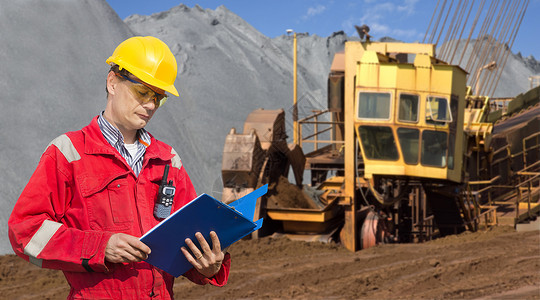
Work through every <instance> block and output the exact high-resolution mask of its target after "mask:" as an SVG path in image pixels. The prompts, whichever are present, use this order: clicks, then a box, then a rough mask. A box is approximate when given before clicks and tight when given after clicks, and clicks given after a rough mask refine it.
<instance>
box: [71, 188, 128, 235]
mask: <svg viewBox="0 0 540 300" xmlns="http://www.w3.org/2000/svg"><path fill="white" fill-rule="evenodd" d="M98 186H99V185H98ZM101 186H103V187H102V188H101V189H99V188H95V189H93V190H92V189H81V191H82V192H83V193H82V194H83V195H82V196H83V197H84V198H86V201H85V202H86V204H87V211H88V217H89V220H88V221H89V223H90V227H91V228H92V229H94V230H106V231H113V232H121V231H123V232H126V231H128V230H129V229H130V228H131V226H132V225H133V221H134V213H133V209H134V205H135V204H134V194H133V193H134V192H133V191H132V188H130V185H129V183H128V180H127V179H126V178H117V179H114V180H112V181H111V182H108V183H104V184H103V183H102V184H101ZM84 191H86V193H85V192H84Z"/></svg>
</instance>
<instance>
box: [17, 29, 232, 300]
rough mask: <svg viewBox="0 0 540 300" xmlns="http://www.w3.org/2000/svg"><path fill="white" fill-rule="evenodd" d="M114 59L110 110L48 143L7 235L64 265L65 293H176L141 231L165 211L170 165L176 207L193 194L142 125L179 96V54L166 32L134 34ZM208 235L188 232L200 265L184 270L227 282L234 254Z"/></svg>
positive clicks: (33, 256) (34, 254)
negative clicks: (158, 209) (157, 209)
mask: <svg viewBox="0 0 540 300" xmlns="http://www.w3.org/2000/svg"><path fill="white" fill-rule="evenodd" d="M107 63H108V64H110V65H111V69H110V71H109V73H108V75H107V85H106V89H107V105H106V108H105V111H103V112H102V113H101V114H100V115H99V116H97V117H95V118H94V119H93V120H92V122H91V123H90V124H89V125H88V126H86V127H84V128H83V129H82V130H79V131H73V132H68V133H66V134H64V135H61V136H60V137H58V138H56V139H55V140H53V141H52V142H51V144H50V145H49V146H48V147H47V149H46V150H45V152H44V153H43V155H42V157H41V160H40V162H39V164H38V166H37V168H36V171H35V172H34V174H33V175H32V177H31V178H30V181H29V183H28V184H27V186H26V187H25V189H24V190H23V192H22V194H21V196H20V197H19V199H18V201H17V203H16V205H15V207H14V209H13V212H12V214H11V216H10V219H9V222H8V224H9V238H10V241H11V244H12V247H13V249H14V250H15V252H16V253H17V255H19V256H20V257H22V258H24V259H25V260H27V261H30V262H31V263H33V264H35V265H37V266H39V267H43V268H51V269H60V270H62V271H63V272H64V275H65V276H66V279H67V281H68V282H69V285H70V286H71V291H70V294H69V296H68V299H73V298H77V299H81V298H93V299H95V298H99V299H143V298H150V297H156V298H158V299H170V298H172V296H173V291H172V290H173V282H174V277H173V276H171V275H170V274H167V273H166V272H164V271H162V270H160V269H157V268H155V267H153V266H152V265H149V264H148V263H146V262H144V261H143V260H144V259H146V258H147V257H148V254H149V253H150V251H151V249H150V248H149V247H148V246H146V245H145V244H144V243H142V242H141V241H140V240H139V239H138V237H140V236H142V235H143V234H144V233H145V232H147V231H148V230H149V229H151V228H152V227H154V226H155V225H156V224H158V223H159V222H160V221H161V220H162V218H163V216H162V215H158V216H156V215H155V213H154V206H155V205H156V199H157V197H158V190H159V185H160V182H161V180H162V177H163V174H164V169H165V166H169V167H170V170H169V172H168V177H167V179H168V180H172V181H173V185H174V186H175V188H176V192H175V195H174V198H173V204H172V211H175V210H178V209H179V208H180V207H182V206H183V205H185V204H187V203H188V202H189V201H191V200H192V199H194V198H195V197H196V193H195V190H194V188H193V185H192V183H191V181H190V179H189V177H188V175H187V173H186V170H185V169H184V168H183V166H182V162H181V160H180V158H179V157H178V154H177V153H176V152H175V151H174V149H172V148H171V147H170V146H169V145H167V144H165V143H163V142H161V141H158V140H156V139H155V138H154V137H153V136H152V135H151V134H149V133H148V132H147V131H146V130H145V129H144V127H145V126H146V125H147V124H148V122H149V121H150V119H151V118H152V116H153V115H154V113H155V112H156V110H157V109H158V107H159V106H161V105H163V103H164V102H165V100H166V94H165V92H169V93H171V94H174V95H176V96H178V92H177V90H176V88H175V87H174V81H175V79H176V74H177V64H176V60H175V58H174V56H173V54H172V53H171V51H170V50H169V48H168V47H167V45H165V43H163V42H162V41H160V40H159V39H157V38H154V37H132V38H130V39H127V40H126V41H124V42H123V43H121V44H120V45H119V46H118V47H117V48H116V50H115V51H114V53H113V55H112V56H111V57H109V59H108V60H107ZM210 236H211V243H209V241H206V240H205V239H204V237H203V236H202V235H201V233H197V234H196V237H197V239H198V242H199V243H200V245H201V248H200V249H199V248H198V247H197V246H196V245H195V244H194V243H193V241H191V240H189V239H187V240H186V244H187V245H188V247H189V248H190V249H189V251H188V249H182V252H183V253H184V255H185V256H186V258H187V260H188V261H189V262H190V263H191V264H192V265H193V268H192V269H191V270H190V271H188V272H186V273H185V274H184V276H186V277H187V278H189V279H190V280H191V281H193V282H195V283H197V284H206V283H210V284H213V285H216V286H223V285H225V284H226V282H227V279H228V275H229V268H230V256H229V254H228V253H227V254H225V253H223V251H222V250H221V247H220V244H219V238H218V237H217V235H216V234H215V232H211V233H210ZM209 244H211V245H212V246H210V245H209Z"/></svg>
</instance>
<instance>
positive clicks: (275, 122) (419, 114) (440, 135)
mask: <svg viewBox="0 0 540 300" xmlns="http://www.w3.org/2000/svg"><path fill="white" fill-rule="evenodd" d="M360 29H361V30H360ZM360 29H359V35H360V36H361V38H362V39H364V38H365V40H364V41H349V42H346V43H345V48H344V51H343V52H340V53H336V54H335V56H334V59H333V62H332V66H331V68H330V72H329V74H328V107H327V109H325V110H322V111H316V112H314V113H313V115H310V116H307V117H304V118H302V119H298V117H297V116H294V115H293V127H294V128H293V132H294V136H295V139H294V142H293V143H290V144H288V143H287V135H286V130H285V113H284V110H283V109H280V110H264V109H257V110H255V111H253V112H252V113H251V114H249V116H248V117H247V119H246V122H245V124H244V128H243V132H242V133H238V132H236V130H235V129H234V128H233V129H231V131H230V133H229V134H228V135H227V138H226V141H225V146H224V150H223V160H222V178H223V186H224V189H223V196H222V197H223V198H222V201H223V202H226V203H229V202H232V201H234V200H236V199H238V198H240V197H241V196H243V195H245V194H246V193H248V192H250V191H252V190H254V189H256V188H257V187H259V186H261V185H263V184H267V183H268V184H269V191H268V193H267V195H266V196H264V197H262V198H261V199H259V202H258V203H257V209H256V216H255V219H259V218H261V217H263V218H264V219H265V220H264V226H263V228H262V229H261V230H259V231H258V232H257V233H256V234H255V235H254V237H258V236H264V235H268V234H272V233H275V232H279V233H283V234H286V235H288V236H289V237H291V238H299V239H303V240H321V241H336V242H340V243H341V244H342V245H344V246H345V247H346V248H347V249H349V250H351V251H356V250H359V249H364V248H369V247H372V246H374V245H377V244H380V243H389V242H421V241H425V240H429V239H432V238H434V237H437V236H445V235H449V234H454V233H459V232H463V231H465V230H472V231H474V230H477V229H478V228H480V227H487V226H494V225H497V224H510V225H514V226H515V225H516V224H518V223H521V222H527V221H530V220H534V219H536V218H537V217H538V215H539V212H540V203H539V194H540V104H539V102H540V87H536V88H533V89H531V90H530V91H528V92H527V93H524V94H520V95H518V96H517V97H515V98H508V99H495V98H490V97H487V96H481V95H477V94H476V93H474V92H473V88H471V86H470V85H468V76H469V74H468V72H467V71H465V70H464V69H462V68H461V67H460V66H458V65H453V64H449V63H447V62H445V61H442V60H440V59H438V58H437V57H436V55H435V45H434V44H429V43H385V42H372V41H370V39H369V35H367V36H366V33H367V31H368V30H369V29H368V28H367V26H366V27H361V28H360ZM476 90H478V89H476ZM294 105H296V102H295V103H294ZM307 145H310V146H309V147H307ZM304 148H310V149H312V151H309V152H308V153H305V152H304V150H303V149H304ZM289 170H292V171H293V174H291V175H292V176H289ZM308 173H309V174H310V178H309V179H308V178H306V180H304V178H303V177H304V174H308ZM289 177H290V178H294V181H295V182H294V183H290V182H289V181H288V178H289ZM304 181H308V182H309V184H304Z"/></svg>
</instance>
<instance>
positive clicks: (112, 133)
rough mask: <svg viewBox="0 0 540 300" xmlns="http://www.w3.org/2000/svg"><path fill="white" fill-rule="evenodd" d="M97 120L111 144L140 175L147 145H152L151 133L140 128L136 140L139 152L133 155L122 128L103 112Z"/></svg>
mask: <svg viewBox="0 0 540 300" xmlns="http://www.w3.org/2000/svg"><path fill="white" fill-rule="evenodd" d="M97 122H98V125H99V129H101V133H103V136H104V137H105V139H106V140H107V142H109V144H111V146H113V147H114V148H115V149H116V150H117V151H118V152H119V153H120V155H122V157H123V158H124V159H125V160H126V162H127V163H128V165H129V166H130V167H131V169H132V170H133V172H135V174H136V175H137V176H139V173H140V172H141V169H142V164H143V159H144V153H145V152H146V147H148V146H149V145H150V134H148V132H147V131H146V130H145V129H144V128H141V129H139V130H138V132H137V135H138V139H137V140H136V141H135V144H136V145H137V152H136V153H135V155H133V156H132V155H131V154H130V153H129V151H128V149H127V148H126V146H125V144H124V136H123V135H122V133H121V132H120V130H118V129H117V128H116V127H114V126H113V125H112V124H111V123H109V121H107V120H106V119H105V117H103V112H101V114H100V115H99V117H98V119H97Z"/></svg>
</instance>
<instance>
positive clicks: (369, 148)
mask: <svg viewBox="0 0 540 300" xmlns="http://www.w3.org/2000/svg"><path fill="white" fill-rule="evenodd" d="M358 132H359V133H360V140H361V142H362V147H363V149H364V155H365V156H366V157H367V158H368V159H380V160H398V158H399V154H398V151H397V146H396V141H395V139H394V135H393V134H392V129H391V128H390V127H386V126H360V127H359V128H358Z"/></svg>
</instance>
